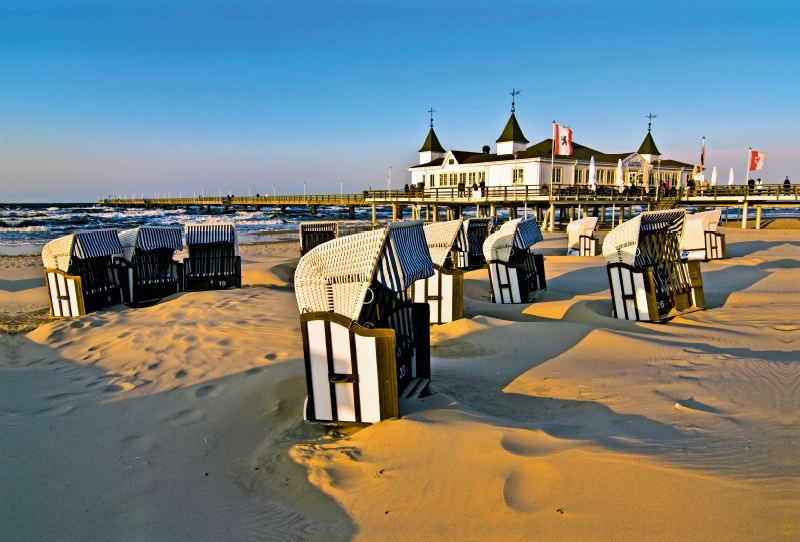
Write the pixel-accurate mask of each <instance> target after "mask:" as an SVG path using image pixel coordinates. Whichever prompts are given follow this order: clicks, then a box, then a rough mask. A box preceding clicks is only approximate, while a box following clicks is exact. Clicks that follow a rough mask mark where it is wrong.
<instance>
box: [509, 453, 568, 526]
mask: <svg viewBox="0 0 800 542" xmlns="http://www.w3.org/2000/svg"><path fill="white" fill-rule="evenodd" d="M559 479H560V475H559V474H558V472H557V471H556V470H555V469H554V468H552V467H549V466H547V465H543V464H541V463H539V464H536V465H534V464H529V465H525V466H524V467H523V468H520V469H517V470H516V471H514V472H512V473H511V474H510V475H508V478H506V481H505V483H504V484H503V500H504V501H505V503H506V504H507V505H508V506H509V508H513V509H514V510H516V511H517V512H522V513H525V514H529V513H532V512H536V511H537V510H540V509H542V508H543V507H544V506H546V505H547V504H548V503H550V502H552V498H553V489H554V488H555V487H557V485H558V484H557V482H558V480H559Z"/></svg>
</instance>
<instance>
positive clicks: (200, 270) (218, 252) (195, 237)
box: [183, 223, 242, 292]
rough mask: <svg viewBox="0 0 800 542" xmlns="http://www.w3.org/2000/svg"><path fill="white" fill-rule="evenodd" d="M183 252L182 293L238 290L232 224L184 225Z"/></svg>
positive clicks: (236, 245) (238, 260) (236, 247)
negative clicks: (185, 253)
mask: <svg viewBox="0 0 800 542" xmlns="http://www.w3.org/2000/svg"><path fill="white" fill-rule="evenodd" d="M186 251H187V253H188V255H189V257H188V258H185V259H184V260H183V267H184V268H183V277H184V278H183V283H184V285H183V289H184V291H186V292H191V291H198V290H227V289H230V288H241V287H242V259H241V257H239V241H238V239H237V237H236V227H235V226H234V225H233V224H230V223H212V224H186Z"/></svg>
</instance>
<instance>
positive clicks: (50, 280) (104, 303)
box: [44, 269, 122, 318]
mask: <svg viewBox="0 0 800 542" xmlns="http://www.w3.org/2000/svg"><path fill="white" fill-rule="evenodd" d="M108 272H109V273H111V274H112V275H113V276H114V277H115V278H116V277H118V275H117V270H116V269H111V270H109V271H108ZM44 277H45V284H46V285H47V296H48V298H49V299H50V316H51V317H52V318H67V317H70V316H82V315H84V314H88V313H90V312H94V311H96V310H99V309H104V308H106V307H110V306H111V305H116V304H118V303H122V288H121V287H120V286H119V282H118V281H117V283H116V284H113V283H112V284H110V285H107V286H101V287H97V288H91V289H85V287H84V281H83V279H82V278H81V277H80V276H77V275H68V274H66V273H64V272H63V271H60V270H58V269H45V271H44Z"/></svg>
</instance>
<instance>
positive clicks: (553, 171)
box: [550, 121, 556, 196]
mask: <svg viewBox="0 0 800 542" xmlns="http://www.w3.org/2000/svg"><path fill="white" fill-rule="evenodd" d="M555 154H556V121H553V149H552V150H551V151H550V194H551V196H552V194H553V177H554V176H555V170H554V169H553V158H554V157H555Z"/></svg>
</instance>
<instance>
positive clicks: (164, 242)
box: [119, 226, 183, 261]
mask: <svg viewBox="0 0 800 542" xmlns="http://www.w3.org/2000/svg"><path fill="white" fill-rule="evenodd" d="M119 243H120V245H122V253H123V257H124V258H125V259H126V260H128V261H130V260H131V258H133V255H134V253H135V252H136V251H137V250H155V249H157V248H170V249H172V250H181V249H182V248H183V228H182V227H180V226H139V227H138V228H134V229H132V230H125V231H123V232H120V234H119Z"/></svg>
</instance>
